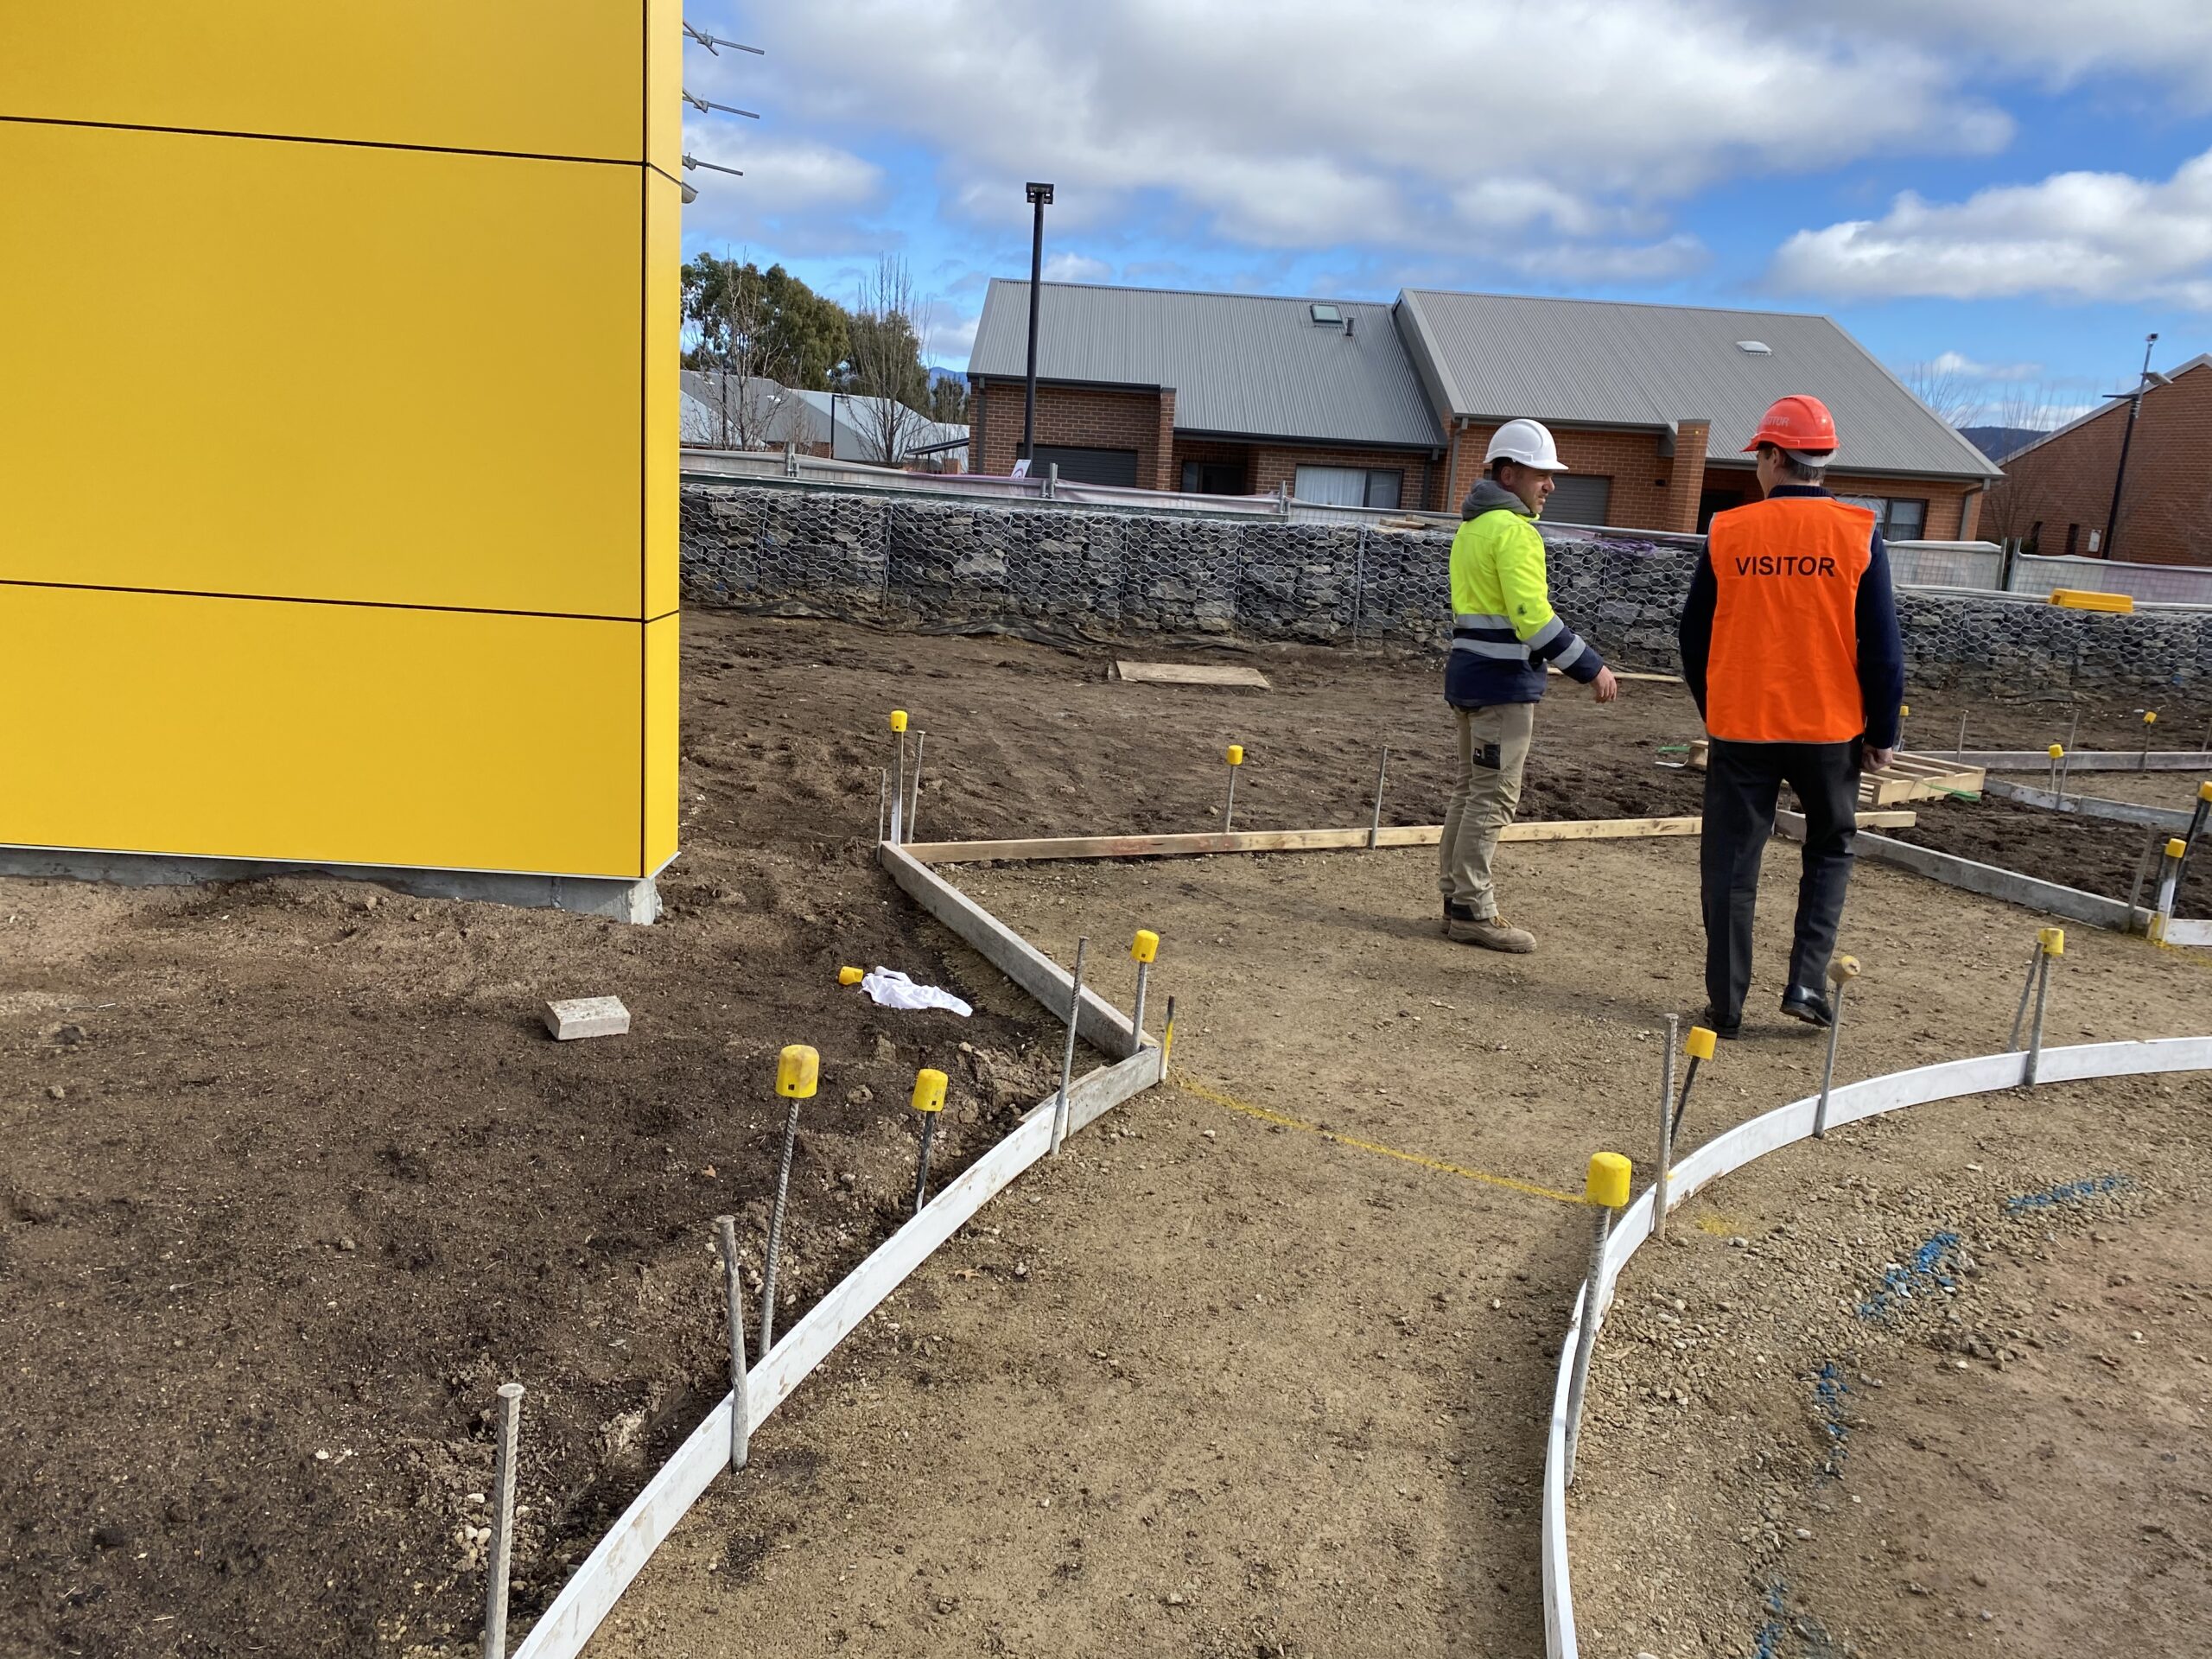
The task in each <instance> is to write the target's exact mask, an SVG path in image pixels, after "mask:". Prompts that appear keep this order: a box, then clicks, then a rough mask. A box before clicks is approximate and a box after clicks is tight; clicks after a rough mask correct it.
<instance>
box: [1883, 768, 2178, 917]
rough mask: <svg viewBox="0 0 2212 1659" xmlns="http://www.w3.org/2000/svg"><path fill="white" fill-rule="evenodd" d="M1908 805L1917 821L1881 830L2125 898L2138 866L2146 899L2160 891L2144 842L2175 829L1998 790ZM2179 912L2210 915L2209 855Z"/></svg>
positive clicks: (2155, 866)
mask: <svg viewBox="0 0 2212 1659" xmlns="http://www.w3.org/2000/svg"><path fill="white" fill-rule="evenodd" d="M2114 798H2115V799H2117V797H2114ZM1911 805H1912V809H1913V810H1915V811H1916V812H1918V813H1919V814H1920V822H1919V823H1916V824H1914V825H1912V826H1911V827H1910V828H1909V829H1885V830H1883V831H1881V833H1882V834H1884V835H1885V836H1895V837H1896V838H1897V840H1899V841H1908V842H1914V843H1915V844H1916V845H1919V846H1923V847H1934V848H1937V849H1941V850H1942V851H1943V852H1947V853H1956V854H1958V855H1961V857H1965V858H1971V859H1975V860H1978V861H1980V862H1981V863H1984V864H1994V865H1997V866H1998V867H1999V868H2002V869H2007V870H2018V871H2020V872H2022V873H2023V874H2029V875H2035V876H2039V877H2041V878H2042V879H2043V880H2046V881H2056V882H2058V883H2060V884H2061V885H2062V886H2064V887H2078V888H2080V889H2081V890H2082V892H2084V893H2101V894H2102V895H2103V896H2104V897H2106V898H2107V899H2126V898H2127V897H2128V896H2129V894H2130V893H2135V892H2136V891H2137V888H2136V879H2137V876H2138V874H2139V873H2141V874H2142V876H2143V885H2142V887H2141V890H2140V898H2139V903H2142V904H2145V905H2149V904H2151V903H2152V902H2153V901H2154V900H2155V899H2157V897H2158V886H2157V884H2158V863H2159V859H2158V854H2153V855H2152V858H2151V861H2150V863H2149V865H2148V866H2147V868H2146V867H2145V866H2144V864H2143V855H2144V849H2145V847H2147V846H2149V845H2151V844H2152V843H2153V842H2155V843H2156V845H2157V846H2158V848H2159V849H2164V846H2165V844H2166V842H2167V841H2168V839H2169V838H2170V837H2171V834H2172V832H2171V831H2170V830H2164V829H2158V830H2152V829H2143V828H2140V827H2139V826H2137V825H2135V824H2132V823H2111V822H2109V821H2108V820H2106V819H2102V818H2090V817H2081V816H2079V815H2072V814H2066V813H2059V812H2050V811H2046V810H2044V809H2043V808H2041V807H2037V806H2023V805H2021V804H2019V803H2018V802H2017V801H2005V800H1999V799H1998V798H1996V797H1994V796H1986V797H1984V798H1982V799H1980V800H1978V801H1960V800H1942V801H1916V802H1914V803H1912V804H1911ZM2174 913H2175V914H2176V915H2177V916H2212V856H2208V857H2202V858H2196V859H2192V860H2191V861H2190V867H2189V879H2188V880H2186V881H2184V882H2183V884H2182V888H2181V892H2180V893H2179V894H2178V896H2177V901H2176V904H2175V907H2174Z"/></svg>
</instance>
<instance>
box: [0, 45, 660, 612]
mask: <svg viewBox="0 0 2212 1659" xmlns="http://www.w3.org/2000/svg"><path fill="white" fill-rule="evenodd" d="M14 10H25V11H40V12H44V11H48V10H54V11H59V10H74V9H73V8H47V7H36V8H16V9H14ZM176 10H179V11H181V12H182V11H192V12H194V13H195V14H196V13H198V12H200V11H201V10H205V9H202V8H182V7H180V8H176ZM302 10H311V9H308V8H302ZM365 10H374V9H373V8H369V9H365ZM101 15H102V16H103V19H104V20H105V21H104V22H103V29H104V30H109V31H111V32H112V33H114V34H115V35H117V36H118V37H121V36H124V35H127V34H128V32H129V31H128V29H127V28H126V27H125V26H124V24H123V23H122V22H120V21H118V20H116V19H114V18H112V17H110V16H108V15H107V14H106V13H105V10H103V12H102V14H101ZM348 15H349V16H350V15H353V14H348ZM0 55H4V54H0ZM650 176H651V175H649V174H646V173H645V172H644V171H643V170H641V169H639V168H617V167H579V166H575V165H572V164H569V163H564V162H523V161H513V160H503V159H493V158H488V157H484V156H467V155H449V154H443V153H439V152H434V151H423V150H395V149H369V148H361V147H346V146H334V145H319V144H283V143H264V142H261V141H258V140H254V139H241V138H227V137H205V136H200V135H186V134H177V133H168V132H141V131H115V130H105V129H100V128H91V127H68V126H47V125H39V124H15V123H0V179H5V180H6V181H7V187H6V188H7V194H8V210H7V212H6V213H5V214H4V215H0V315H4V316H6V317H7V318H9V319H10V325H9V329H8V333H9V345H8V347H7V350H6V353H5V371H4V372H5V382H6V389H5V394H4V396H0V455H4V456H5V457H6V463H7V480H8V481H7V485H6V487H5V488H4V489H0V579H12V580H16V581H36V582H74V583H86V584H99V585H108V586H117V587H129V588H167V589H171V590H184V591H198V592H214V593H226V594H275V595H284V596H292V595H305V596H312V597H315V598H323V599H348V600H371V601H383V602H387V603H400V604H410V605H452V606H467V607H485V608H494V609H507V610H518V611H536V612H558V613H565V614H571V615H596V616H624V617H632V618H636V617H639V615H640V609H639V607H640V604H641V598H642V595H641V591H640V589H641V585H642V584H641V576H640V569H641V562H642V552H641V548H640V537H641V535H642V533H643V532H642V530H641V526H640V517H639V515H640V501H641V493H642V480H641V471H642V466H643V462H642V456H641V448H640V445H641V431H642V419H643V411H642V408H641V402H640V399H641V391H640V371H639V365H640V363H641V361H642V360H643V359H644V353H645V329H646V319H647V308H645V305H644V295H643V290H642V287H641V283H642V269H641V268H642V265H643V264H644V257H643V254H642V252H641V244H642V241H643V237H644V229H643V225H642V220H643V217H644V207H643V204H642V201H641V193H642V184H641V181H642V180H643V179H645V178H647V177H650ZM673 293H674V288H673V274H672V272H671V274H670V293H669V295H668V296H660V298H661V302H662V304H663V306H664V307H665V306H667V305H672V304H673V303H674V300H673ZM126 294H127V295H128V296H129V297H128V302H127V303H121V302H118V296H121V295H126ZM655 315H658V313H656V314H655ZM656 326H657V327H660V326H663V325H656ZM668 349H669V350H672V346H671V347H669V348H668ZM664 354H666V353H665V352H664ZM671 413H672V411H671ZM667 447H668V448H669V449H670V451H671V457H672V455H673V452H674V445H673V443H671V444H669V445H668V446H667Z"/></svg>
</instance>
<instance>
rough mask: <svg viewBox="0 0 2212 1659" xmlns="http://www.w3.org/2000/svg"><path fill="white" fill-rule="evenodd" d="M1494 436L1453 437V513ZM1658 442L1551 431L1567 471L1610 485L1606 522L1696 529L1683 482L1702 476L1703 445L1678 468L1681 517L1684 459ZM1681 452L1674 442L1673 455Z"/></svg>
mask: <svg viewBox="0 0 2212 1659" xmlns="http://www.w3.org/2000/svg"><path fill="white" fill-rule="evenodd" d="M1496 432H1497V427H1496V426H1470V427H1468V428H1466V429H1465V430H1463V431H1461V432H1459V433H1457V434H1455V435H1454V437H1455V442H1454V443H1453V445H1452V486H1451V489H1450V490H1449V492H1447V499H1449V501H1450V503H1451V505H1452V508H1453V509H1454V510H1455V511H1456V510H1457V509H1458V507H1459V504H1460V503H1461V502H1462V501H1464V500H1465V499H1467V492H1468V491H1469V490H1471V489H1472V488H1474V486H1475V480H1477V479H1478V478H1480V477H1481V476H1482V475H1483V473H1484V466H1483V451H1484V449H1486V448H1489V447H1490V441H1491V437H1492V435H1495V434H1496ZM1659 438H1660V435H1659V434H1658V433H1656V432H1635V431H1618V432H1605V431H1599V430H1592V429H1585V428H1570V427H1554V428H1553V429H1552V439H1553V442H1555V443H1557V444H1558V445H1559V458H1560V460H1561V461H1565V462H1566V463H1567V470H1568V471H1569V472H1574V473H1583V474H1592V475H1594V476H1596V477H1599V478H1609V479H1611V480H1612V485H1613V487H1612V495H1611V505H1610V507H1609V508H1608V510H1607V512H1606V517H1607V518H1610V519H1611V521H1612V522H1613V523H1614V524H1618V525H1620V526H1622V527H1623V528H1624V529H1631V530H1682V531H1692V530H1695V529H1696V528H1697V512H1696V502H1697V487H1696V485H1695V484H1694V483H1691V482H1689V481H1688V480H1689V478H1690V475H1692V474H1694V476H1695V478H1697V479H1702V478H1703V476H1704V473H1705V444H1704V442H1703V441H1702V439H1700V441H1699V442H1698V443H1697V446H1696V448H1697V453H1696V456H1695V458H1694V460H1690V461H1688V463H1687V465H1685V466H1683V467H1681V474H1682V476H1683V478H1684V480H1685V486H1686V487H1687V488H1688V492H1689V499H1690V509H1689V512H1688V515H1687V516H1683V515H1682V514H1681V511H1680V508H1679V505H1678V504H1677V501H1676V494H1677V492H1676V486H1675V480H1676V477H1677V462H1681V461H1685V457H1684V456H1683V455H1681V454H1679V453H1678V454H1675V455H1672V456H1668V455H1662V454H1660V453H1659ZM1681 447H1682V446H1681V444H1679V443H1677V445H1676V448H1677V450H1678V451H1679V450H1680V449H1681Z"/></svg>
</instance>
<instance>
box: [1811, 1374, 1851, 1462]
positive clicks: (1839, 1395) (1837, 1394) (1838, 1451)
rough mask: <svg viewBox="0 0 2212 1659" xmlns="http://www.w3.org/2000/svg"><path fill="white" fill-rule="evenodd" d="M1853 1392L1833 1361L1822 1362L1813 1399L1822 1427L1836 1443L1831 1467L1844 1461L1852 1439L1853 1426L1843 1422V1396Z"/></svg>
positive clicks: (1815, 1378) (1816, 1377) (1814, 1382)
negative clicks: (1844, 1454) (1846, 1443)
mask: <svg viewBox="0 0 2212 1659" xmlns="http://www.w3.org/2000/svg"><path fill="white" fill-rule="evenodd" d="M1850 1392H1851V1385H1850V1384H1849V1383H1846V1382H1845V1381H1844V1380H1843V1369H1842V1367H1840V1365H1838V1364H1837V1363H1835V1361H1834V1360H1832V1359H1824V1360H1822V1361H1821V1369H1820V1370H1819V1371H1817V1372H1816V1373H1815V1375H1814V1378H1813V1398H1814V1399H1815V1401H1816V1402H1818V1403H1819V1407H1820V1413H1821V1427H1822V1428H1825V1429H1826V1430H1827V1432H1828V1439H1829V1440H1831V1441H1833V1442H1834V1446H1835V1454H1834V1457H1833V1458H1832V1459H1830V1462H1831V1465H1833V1464H1837V1463H1841V1462H1842V1461H1843V1453H1844V1449H1845V1446H1844V1443H1845V1442H1846V1441H1847V1440H1850V1438H1851V1426H1850V1425H1849V1424H1848V1423H1847V1422H1845V1421H1843V1396H1844V1395H1847V1394H1849V1393H1850Z"/></svg>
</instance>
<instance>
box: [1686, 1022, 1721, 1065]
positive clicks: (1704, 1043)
mask: <svg viewBox="0 0 2212 1659" xmlns="http://www.w3.org/2000/svg"><path fill="white" fill-rule="evenodd" d="M1718 1041H1719V1036H1718V1034H1717V1033H1714V1032H1713V1031H1712V1030H1711V1029H1710V1028H1709V1027H1705V1026H1692V1027H1690V1034H1689V1036H1688V1038H1687V1039H1685V1040H1684V1041H1683V1043H1682V1050H1683V1052H1685V1053H1687V1054H1688V1056H1689V1057H1690V1058H1692V1059H1694V1060H1709V1059H1711V1058H1713V1045H1714V1043H1716V1042H1718Z"/></svg>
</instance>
